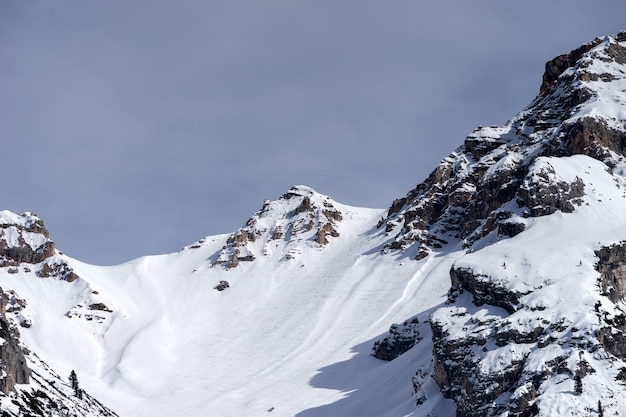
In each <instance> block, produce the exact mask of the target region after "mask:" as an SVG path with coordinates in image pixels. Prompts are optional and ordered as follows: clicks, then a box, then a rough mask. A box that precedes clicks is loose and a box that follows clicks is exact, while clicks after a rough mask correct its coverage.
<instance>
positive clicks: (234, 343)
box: [0, 32, 626, 417]
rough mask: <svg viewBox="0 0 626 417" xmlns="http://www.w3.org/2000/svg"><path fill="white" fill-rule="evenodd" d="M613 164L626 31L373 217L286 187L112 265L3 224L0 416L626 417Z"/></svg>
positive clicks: (621, 239)
mask: <svg viewBox="0 0 626 417" xmlns="http://www.w3.org/2000/svg"><path fill="white" fill-rule="evenodd" d="M625 154H626V32H625V33H620V34H618V35H616V36H613V37H610V36H609V37H605V38H602V39H600V38H598V39H595V40H593V41H591V42H589V43H588V44H585V45H583V46H581V47H580V48H578V49H576V50H574V51H572V52H571V53H569V54H565V55H562V56H559V57H557V58H555V59H554V60H552V61H550V62H549V63H548V64H547V65H546V72H545V75H544V79H543V83H542V85H541V88H540V94H539V95H538V96H537V98H536V99H535V100H534V101H533V102H532V103H531V104H530V105H529V106H528V107H527V108H526V109H524V110H523V111H521V112H520V113H519V114H518V115H516V116H515V117H513V118H512V119H511V120H510V121H509V122H508V123H507V124H506V125H505V126H500V127H498V126H490V127H479V128H477V129H476V130H475V131H474V132H472V133H471V134H470V135H469V136H468V137H467V138H466V139H465V142H464V143H463V145H462V146H461V147H459V148H458V149H457V150H456V151H454V152H453V153H452V154H450V156H449V157H447V158H445V159H444V160H443V161H442V162H441V163H440V164H439V165H438V166H437V167H436V168H435V170H434V171H433V172H432V174H431V175H430V176H429V177H428V178H427V179H426V180H425V181H424V182H422V183H420V184H419V185H418V186H417V187H416V188H415V189H413V190H411V191H409V192H408V193H407V195H406V196H405V197H401V198H398V199H396V200H395V201H394V202H393V203H392V204H391V205H390V207H389V208H388V209H386V210H385V209H366V208H357V207H350V206H346V205H343V204H340V203H338V202H336V201H334V200H333V199H331V198H330V197H328V196H324V195H321V194H319V193H317V192H316V191H314V190H312V189H310V188H308V187H305V186H296V187H293V188H292V189H290V190H289V191H287V192H286V193H285V194H283V195H282V196H281V197H280V198H278V199H277V200H275V201H265V202H263V204H262V208H261V209H260V210H259V211H258V212H256V213H254V214H252V216H251V217H250V219H249V220H248V221H247V222H246V223H245V224H244V226H243V227H241V228H240V229H239V230H237V231H235V232H233V233H232V234H230V235H220V236H209V237H206V238H204V239H201V240H199V241H198V242H196V243H194V244H192V245H190V246H188V247H185V248H183V249H182V250H180V251H179V252H177V253H173V254H168V255H161V256H149V257H144V258H139V259H136V260H134V261H131V262H128V263H126V264H122V265H118V266H113V267H101V266H95V265H88V264H85V263H82V262H80V261H78V260H76V259H73V258H71V257H69V256H66V255H64V254H62V253H61V252H59V251H58V250H57V249H56V248H55V246H54V243H53V241H52V240H51V239H50V237H49V236H48V233H47V231H46V230H45V227H44V225H43V222H42V221H41V219H39V218H38V217H37V216H35V215H33V214H30V213H25V214H22V215H17V214H14V213H10V212H2V213H0V265H1V267H0V287H1V288H2V289H3V291H2V293H0V300H1V302H0V306H2V308H1V309H0V313H1V314H0V327H1V329H3V330H2V334H0V336H1V337H2V338H3V340H4V343H3V344H2V346H0V348H1V349H0V367H2V378H0V380H1V381H0V382H1V383H0V391H2V392H1V393H0V407H1V408H2V410H3V411H4V412H5V414H6V415H20V413H21V414H22V415H29V414H30V415H59V416H62V415H72V414H74V415H89V416H91V415H94V416H95V415H113V412H115V413H117V414H118V415H119V416H122V417H129V416H173V415H185V416H206V415H216V416H258V415H271V416H299V417H314V416H371V417H379V416H387V417H396V416H398V417H399V416H409V415H411V416H423V417H425V416H439V417H443V416H455V415H456V416H496V415H497V416H509V417H512V416H532V415H540V416H571V415H577V416H578V415H581V416H584V415H589V416H593V415H600V414H604V415H626V396H624V395H623V394H624V392H625V391H626V387H625V386H624V381H626V347H625V346H626V334H625V331H626V304H625V303H624V295H625V294H626V221H624V212H625V209H626V161H625V160H624V155H625ZM72 371H75V373H76V375H77V380H78V381H79V383H80V387H81V389H80V390H77V389H76V387H75V383H76V381H74V384H73V383H72V381H69V380H68V377H67V376H69V375H70V373H71V372H72ZM59 375H65V377H60V376H59ZM73 385H74V386H73ZM81 397H82V398H81ZM95 398H97V399H98V401H101V402H102V404H106V407H108V408H106V407H105V406H103V405H101V404H100V403H99V402H98V401H96V400H95ZM109 409H110V410H112V411H109Z"/></svg>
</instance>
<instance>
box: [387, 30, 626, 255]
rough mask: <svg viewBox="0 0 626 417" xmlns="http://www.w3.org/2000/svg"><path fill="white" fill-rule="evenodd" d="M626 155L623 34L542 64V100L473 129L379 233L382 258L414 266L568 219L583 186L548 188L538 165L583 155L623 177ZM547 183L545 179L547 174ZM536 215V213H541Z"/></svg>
mask: <svg viewBox="0 0 626 417" xmlns="http://www.w3.org/2000/svg"><path fill="white" fill-rule="evenodd" d="M625 153H626V32H621V33H620V34H618V35H616V36H613V37H611V36H609V37H605V38H603V39H600V38H597V39H595V40H594V41H592V42H589V43H587V44H585V45H583V46H581V47H580V48H578V49H575V50H574V51H572V52H570V53H569V54H565V55H561V56H559V57H557V58H555V59H554V60H552V61H550V62H549V63H548V64H547V65H546V74H545V75H544V81H543V84H542V87H541V93H540V94H539V95H538V96H537V98H536V99H535V100H534V101H533V102H532V103H531V104H530V105H529V106H528V107H527V108H526V109H524V110H523V111H521V112H520V113H518V114H517V115H516V116H515V117H513V118H512V119H511V120H510V121H509V122H507V124H505V125H504V126H489V127H483V126H479V127H478V128H477V129H475V130H474V132H472V133H470V134H469V135H468V136H467V137H466V139H465V142H464V144H463V146H461V147H460V148H458V149H457V150H456V151H455V152H453V153H452V154H450V155H449V156H448V157H447V158H445V159H444V160H443V161H442V162H441V163H440V164H439V166H437V167H436V168H435V170H434V171H433V172H432V173H431V174H430V176H429V177H428V178H427V179H426V180H425V181H424V182H423V183H421V184H419V185H418V186H417V187H416V188H415V189H413V190H411V191H410V192H409V193H408V194H407V195H406V196H405V197H403V198H400V199H397V200H395V201H394V202H393V203H392V204H391V206H390V207H389V210H388V215H387V217H386V218H385V219H384V220H383V221H381V223H380V224H379V226H383V225H385V232H386V233H387V234H388V235H390V236H392V240H391V242H390V243H388V244H387V246H386V250H407V249H408V248H409V247H413V245H414V244H415V245H416V247H415V249H412V250H413V251H414V254H415V257H416V258H417V259H421V258H423V257H425V256H427V255H428V253H430V252H431V251H432V250H433V249H437V248H440V247H442V246H443V245H445V244H446V243H448V242H451V241H459V240H461V241H463V242H464V245H465V246H466V247H469V246H471V245H472V244H473V243H474V242H476V241H477V240H480V239H482V238H484V237H485V236H487V235H488V234H489V233H491V232H494V231H496V232H497V233H498V234H499V235H501V236H512V235H515V234H517V233H519V232H520V231H521V230H523V228H524V226H523V224H524V221H521V220H520V218H521V217H528V216H531V217H533V216H539V215H546V214H551V213H553V212H554V211H556V210H561V211H565V212H567V211H572V210H573V209H574V207H575V206H576V205H577V204H579V203H580V201H581V200H580V199H581V197H582V196H583V195H584V187H585V184H583V183H582V182H580V181H577V180H575V179H574V181H575V182H574V183H565V182H562V181H561V182H557V183H548V182H546V181H539V180H538V179H539V178H540V176H537V175H535V174H536V172H537V170H540V167H539V165H541V166H543V168H544V169H547V166H546V165H545V164H544V162H538V163H537V164H538V165H537V164H536V161H537V158H539V157H560V156H571V155H576V154H583V155H587V156H589V157H592V158H594V159H597V160H599V161H602V162H603V163H605V164H606V165H607V167H608V169H617V170H623V169H625V168H626V166H624V157H623V155H624V154H625ZM546 174H547V173H546ZM540 206H541V207H542V208H541V209H539V210H537V208H538V207H540Z"/></svg>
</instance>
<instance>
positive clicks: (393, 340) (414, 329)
mask: <svg viewBox="0 0 626 417" xmlns="http://www.w3.org/2000/svg"><path fill="white" fill-rule="evenodd" d="M419 326H420V321H419V318H418V317H417V316H415V317H412V318H411V319H409V320H406V321H404V322H403V323H401V324H392V325H391V327H390V328H389V332H388V333H387V334H386V335H385V336H383V338H382V339H379V340H377V341H376V342H375V343H374V346H373V347H372V356H374V357H375V358H378V359H382V360H385V361H391V360H393V359H395V358H397V357H398V356H400V355H402V354H403V353H404V352H406V351H408V350H409V349H411V348H412V347H413V346H415V345H416V344H417V343H419V341H420V340H422V336H421V335H420V332H419Z"/></svg>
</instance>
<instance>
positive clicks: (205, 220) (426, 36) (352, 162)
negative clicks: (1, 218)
mask: <svg viewBox="0 0 626 417" xmlns="http://www.w3.org/2000/svg"><path fill="white" fill-rule="evenodd" d="M625 12H626V4H621V3H620V2H615V1H600V2H595V3H593V4H587V3H583V2H571V1H564V0H561V1H553V2H541V1H537V0H532V1H527V2H517V3H510V2H501V1H478V2H465V1H460V0H456V1H451V0H450V1H438V2H434V1H426V2H374V1H358V2H357V1H346V2H336V1H319V2H288V1H269V2H252V1H237V2H217V1H216V2H213V1H210V2H205V1H191V0H183V1H179V2H176V5H175V6H174V5H172V3H171V2H167V1H162V0H158V1H155V0H151V1H145V0H144V1H134V2H123V1H108V2H97V3H89V4H87V3H84V2H76V1H61V2H54V3H35V2H3V3H2V4H1V5H0V79H1V80H2V88H1V90H0V110H1V114H2V116H1V117H2V123H0V137H1V139H2V144H3V149H2V153H1V154H0V163H1V166H2V168H3V172H4V174H5V181H4V187H3V194H2V195H3V207H2V208H6V209H10V210H14V211H26V210H29V211H34V212H36V213H38V214H39V215H41V216H42V217H43V218H44V221H45V222H46V224H47V226H48V228H49V229H50V230H51V233H52V237H53V238H54V239H55V240H56V241H57V245H58V246H59V247H60V248H61V249H62V250H64V251H65V252H66V253H68V254H69V255H71V256H74V257H77V258H79V259H82V260H85V261H89V262H94V263H105V264H107V263H118V262H122V261H125V260H129V259H131V258H133V257H136V256H140V255H143V254H152V253H164V252H171V251H175V250H177V249H179V248H180V247H181V246H183V245H186V244H189V243H192V242H193V241H194V240H196V239H198V238H201V237H202V236H204V235H207V234H218V233H227V232H230V231H233V230H234V229H236V228H237V227H239V226H240V225H241V224H243V223H244V222H245V221H246V219H247V218H248V217H249V215H250V214H251V213H252V212H253V211H254V210H257V209H258V208H260V205H261V203H262V201H263V199H264V198H277V197H278V196H279V195H280V194H282V193H283V192H284V191H285V190H286V189H287V188H288V187H289V186H291V185H292V184H307V185H309V186H312V187H314V188H316V189H317V190H318V191H319V192H322V193H324V194H328V195H330V196H331V197H333V198H335V199H336V200H338V201H341V202H344V203H347V204H353V205H360V206H369V207H386V206H388V205H389V203H390V202H391V200H392V199H393V198H396V197H399V196H403V195H404V194H405V193H406V192H407V191H408V190H409V189H410V188H412V187H413V186H415V185H416V184H417V183H418V182H420V181H421V180H422V179H423V178H425V177H426V175H427V174H428V172H429V171H430V170H431V169H432V168H434V166H435V164H436V163H437V162H438V161H439V160H440V159H441V158H442V157H444V156H445V155H447V154H448V153H449V152H450V151H452V150H453V149H455V148H456V147H457V146H459V145H460V144H461V143H462V141H463V138H464V137H465V135H466V134H467V133H468V132H470V131H471V130H472V129H473V128H474V127H475V126H476V125H479V124H495V123H500V124H501V123H503V122H505V121H506V120H507V119H508V118H509V117H511V116H513V115H514V113H516V112H517V111H519V110H521V108H522V107H524V106H525V105H527V104H528V103H529V102H530V101H531V100H532V99H533V97H534V96H535V95H536V93H537V92H538V88H539V84H540V82H541V75H542V72H543V65H544V63H545V61H547V60H548V59H550V58H552V57H553V56H556V55H558V54H561V53H565V52H568V51H569V50H570V49H573V48H575V47H577V46H578V45H579V44H581V43H582V42H585V41H587V40H591V39H592V38H593V37H595V36H597V35H604V34H610V33H615V32H617V31H619V30H621V29H625V28H623V27H621V26H620V25H622V21H623V16H624V15H626V13H625Z"/></svg>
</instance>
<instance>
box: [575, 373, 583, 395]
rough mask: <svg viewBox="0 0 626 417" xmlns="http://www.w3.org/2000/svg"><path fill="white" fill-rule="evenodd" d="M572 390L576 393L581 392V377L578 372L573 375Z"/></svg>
mask: <svg viewBox="0 0 626 417" xmlns="http://www.w3.org/2000/svg"><path fill="white" fill-rule="evenodd" d="M574 391H575V392H576V395H580V394H582V393H583V379H582V377H581V376H580V374H579V373H577V374H576V376H575V377H574Z"/></svg>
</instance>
